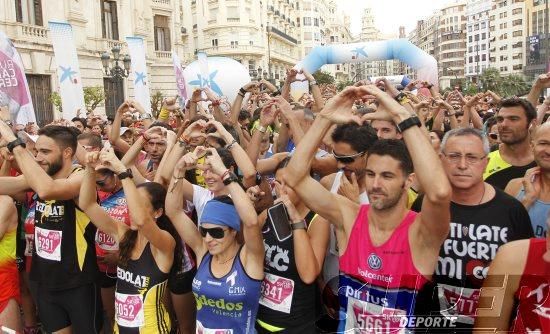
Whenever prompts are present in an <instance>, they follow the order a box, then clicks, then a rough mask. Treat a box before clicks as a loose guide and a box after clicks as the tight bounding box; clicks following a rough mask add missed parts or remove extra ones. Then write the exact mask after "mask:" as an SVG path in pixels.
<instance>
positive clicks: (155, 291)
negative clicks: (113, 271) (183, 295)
mask: <svg viewBox="0 0 550 334" xmlns="http://www.w3.org/2000/svg"><path fill="white" fill-rule="evenodd" d="M167 282H168V273H163V272H162V271H161V270H160V269H159V267H158V265H157V263H156V261H155V258H154V257H153V253H152V252H151V243H150V242H148V243H147V244H146V245H145V248H144V249H143V252H142V253H141V256H140V257H139V259H137V260H132V259H129V260H128V264H127V265H126V267H125V268H121V267H120V266H119V267H118V268H117V282H116V290H115V326H114V333H115V334H155V333H160V334H168V333H170V316H169V315H168V312H167V311H166V308H165V307H164V304H163V303H162V299H163V296H164V294H165V292H166V284H167Z"/></svg>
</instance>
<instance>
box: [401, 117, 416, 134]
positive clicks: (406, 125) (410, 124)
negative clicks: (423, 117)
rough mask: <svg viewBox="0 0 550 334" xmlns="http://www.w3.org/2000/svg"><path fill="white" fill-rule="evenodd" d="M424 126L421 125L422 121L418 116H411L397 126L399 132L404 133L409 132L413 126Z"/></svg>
mask: <svg viewBox="0 0 550 334" xmlns="http://www.w3.org/2000/svg"><path fill="white" fill-rule="evenodd" d="M415 125H416V126H418V127H420V126H422V123H420V119H419V118H418V117H416V116H411V117H409V118H407V119H406V120H404V121H402V122H401V123H399V124H397V130H399V132H401V133H403V131H405V130H407V129H408V128H411V127H413V126H415Z"/></svg>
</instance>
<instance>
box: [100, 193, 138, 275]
mask: <svg viewBox="0 0 550 334" xmlns="http://www.w3.org/2000/svg"><path fill="white" fill-rule="evenodd" d="M98 194H99V201H100V202H101V204H100V205H101V208H103V210H105V212H107V213H108V214H109V216H110V217H111V218H113V219H114V220H116V221H118V222H121V223H124V224H126V225H128V226H130V214H129V213H128V204H127V203H126V196H125V195H124V190H123V189H122V188H121V189H120V190H119V191H117V192H115V193H113V194H108V193H104V192H98ZM109 251H118V242H117V241H116V240H115V238H113V237H112V236H110V235H108V234H107V233H105V232H103V231H101V230H100V229H97V231H96V233H95V253H96V255H97V257H98V258H99V257H104V256H105V254H107V252H109ZM97 265H98V267H99V270H101V271H102V272H104V273H109V274H114V273H116V266H112V267H109V266H108V265H106V264H104V263H101V262H99V261H98V263H97Z"/></svg>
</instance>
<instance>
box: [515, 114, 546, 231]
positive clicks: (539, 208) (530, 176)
mask: <svg viewBox="0 0 550 334" xmlns="http://www.w3.org/2000/svg"><path fill="white" fill-rule="evenodd" d="M531 147H532V148H533V155H534V157H535V162H536V163H537V167H533V168H531V169H529V170H528V171H527V172H526V173H525V176H524V177H522V178H517V179H513V180H512V181H510V183H508V186H507V187H506V192H507V193H508V194H510V195H512V196H515V197H516V198H517V199H518V200H519V201H521V204H523V206H525V208H526V209H527V211H528V212H529V217H530V218H531V225H532V226H533V232H535V238H544V237H545V236H546V234H547V227H546V226H547V225H546V221H547V220H548V212H549V211H550V123H544V124H543V125H541V126H540V127H539V128H538V129H537V130H536V132H535V133H534V134H533V140H532V142H531Z"/></svg>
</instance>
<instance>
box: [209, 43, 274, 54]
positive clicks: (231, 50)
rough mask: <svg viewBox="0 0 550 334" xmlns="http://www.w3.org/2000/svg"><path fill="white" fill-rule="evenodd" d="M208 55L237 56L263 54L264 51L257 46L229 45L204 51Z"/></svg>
mask: <svg viewBox="0 0 550 334" xmlns="http://www.w3.org/2000/svg"><path fill="white" fill-rule="evenodd" d="M204 50H205V51H207V52H208V53H209V54H212V53H217V54H238V53H254V54H262V55H263V54H264V53H265V50H264V48H263V47H261V46H257V45H239V46H237V47H235V46H233V47H231V45H227V46H211V47H208V48H205V49H204Z"/></svg>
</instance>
